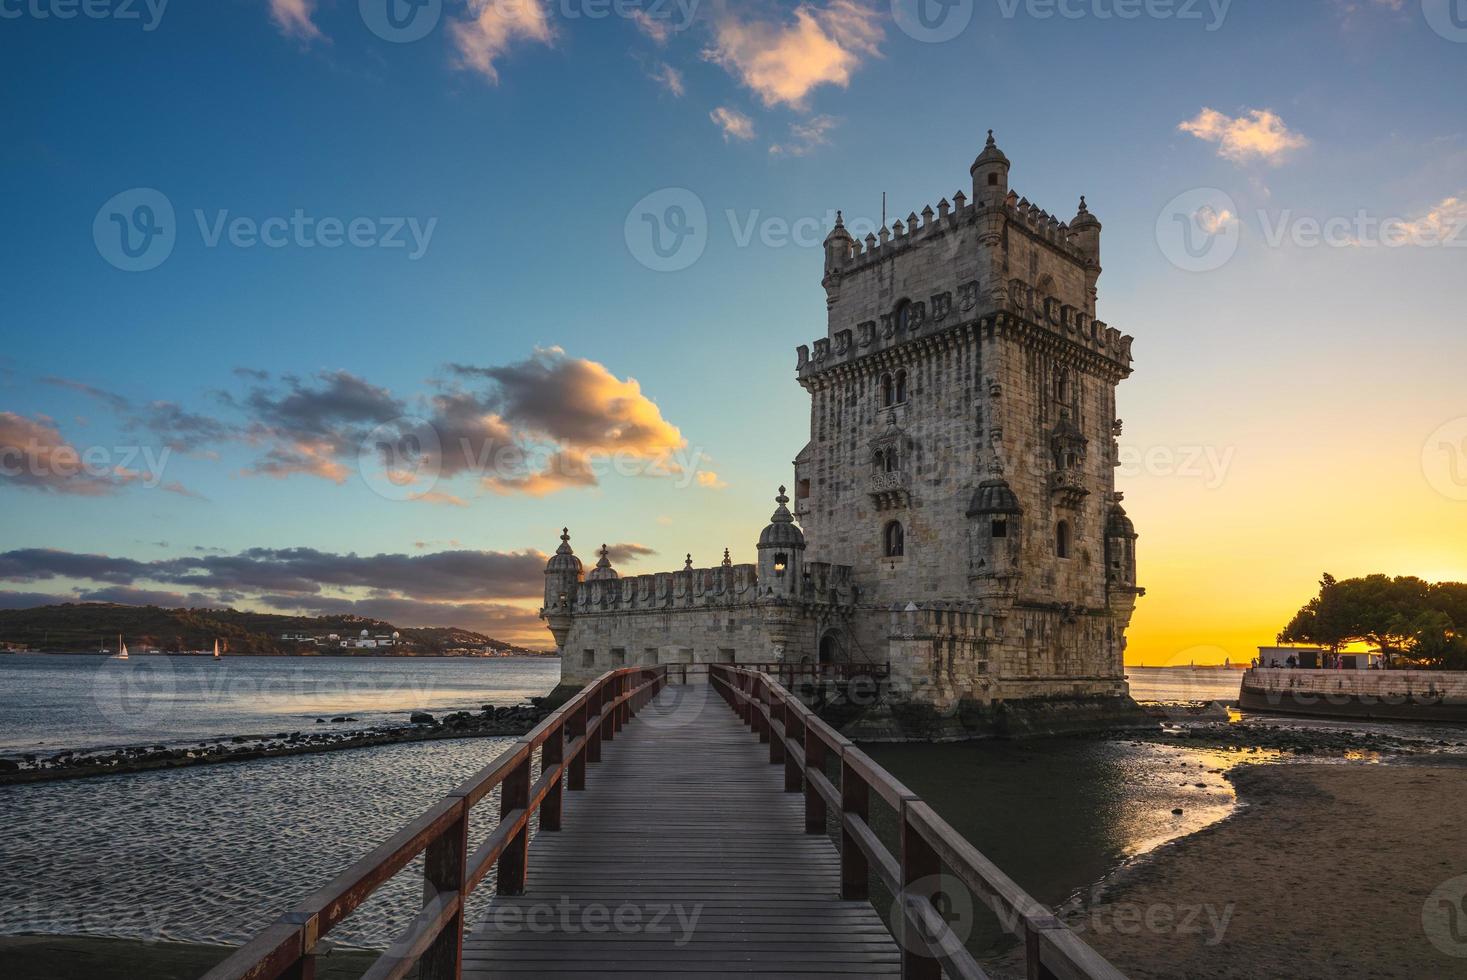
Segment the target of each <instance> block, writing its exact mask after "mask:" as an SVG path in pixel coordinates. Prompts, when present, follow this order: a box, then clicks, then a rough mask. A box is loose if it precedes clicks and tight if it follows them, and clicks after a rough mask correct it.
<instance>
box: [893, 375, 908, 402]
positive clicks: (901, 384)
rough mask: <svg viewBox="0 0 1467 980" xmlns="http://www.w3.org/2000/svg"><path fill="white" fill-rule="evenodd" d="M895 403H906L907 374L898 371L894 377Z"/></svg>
mask: <svg viewBox="0 0 1467 980" xmlns="http://www.w3.org/2000/svg"><path fill="white" fill-rule="evenodd" d="M896 403H897V404H898V405H905V404H906V403H907V372H905V371H898V372H897V375H896Z"/></svg>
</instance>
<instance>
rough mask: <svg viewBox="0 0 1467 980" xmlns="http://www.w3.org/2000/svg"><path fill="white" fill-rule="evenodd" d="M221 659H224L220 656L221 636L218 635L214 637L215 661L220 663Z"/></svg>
mask: <svg viewBox="0 0 1467 980" xmlns="http://www.w3.org/2000/svg"><path fill="white" fill-rule="evenodd" d="M220 659H222V658H221V657H220V656H219V638H218V637H215V638H214V662H215V663H218V662H219V660H220Z"/></svg>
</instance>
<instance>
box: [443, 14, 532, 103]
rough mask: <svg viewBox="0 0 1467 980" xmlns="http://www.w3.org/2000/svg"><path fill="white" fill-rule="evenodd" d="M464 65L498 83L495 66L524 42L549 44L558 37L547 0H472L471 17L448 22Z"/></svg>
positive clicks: (461, 63)
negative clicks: (551, 22)
mask: <svg viewBox="0 0 1467 980" xmlns="http://www.w3.org/2000/svg"><path fill="white" fill-rule="evenodd" d="M449 32H450V34H451V36H452V37H453V43H454V46H455V47H456V48H457V49H458V55H459V63H460V65H461V67H464V68H467V69H469V70H471V71H476V72H478V73H479V74H480V75H483V76H484V77H485V78H487V79H488V80H489V81H491V82H495V83H498V81H499V70H498V68H497V66H496V62H498V61H499V60H500V59H501V58H502V57H504V55H505V53H506V52H508V51H509V49H510V47H512V46H513V45H515V44H518V43H521V42H535V43H537V44H549V43H551V42H552V41H553V40H554V39H555V30H554V28H552V27H551V25H550V15H549V9H548V7H547V5H546V2H545V0H469V18H468V19H467V20H458V21H454V22H453V23H452V24H451V25H449Z"/></svg>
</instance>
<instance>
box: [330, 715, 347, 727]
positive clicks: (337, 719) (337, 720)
mask: <svg viewBox="0 0 1467 980" xmlns="http://www.w3.org/2000/svg"><path fill="white" fill-rule="evenodd" d="M344 721H346V715H337V716H336V717H335V718H332V719H331V723H332V724H333V725H339V724H341V723H342V722H344Z"/></svg>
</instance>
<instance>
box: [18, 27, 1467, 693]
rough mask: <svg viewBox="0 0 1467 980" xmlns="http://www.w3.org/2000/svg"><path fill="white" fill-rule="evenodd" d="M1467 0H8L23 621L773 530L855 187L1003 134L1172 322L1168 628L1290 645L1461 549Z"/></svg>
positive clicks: (923, 188) (324, 588)
mask: <svg viewBox="0 0 1467 980" xmlns="http://www.w3.org/2000/svg"><path fill="white" fill-rule="evenodd" d="M919 2H925V3H926V4H928V5H929V6H926V7H923V8H922V9H920V10H919V9H917V6H916V5H917V4H918V3H919ZM1460 6H1461V5H1460V4H1458V5H1457V6H1453V4H1452V3H1451V2H1450V0H1290V2H1287V3H1281V2H1273V0H1234V2H1232V3H1227V2H1225V0H1211V2H1208V0H1202V2H1198V3H1195V4H1194V3H1192V2H1190V0H1177V2H1176V3H1166V2H1153V3H1152V4H1151V5H1149V6H1147V5H1143V4H1140V3H1136V4H1134V5H1132V4H1129V3H1128V2H1127V0H1083V2H1082V0H1061V2H1059V3H1058V5H1056V4H1055V3H1054V2H1053V0H1051V2H1044V0H976V2H974V0H956V2H953V3H951V4H949V5H948V6H945V7H943V6H939V5H938V4H937V3H936V0H869V2H868V0H822V2H816V3H809V4H803V5H798V6H797V5H794V4H789V3H778V4H777V3H760V2H738V3H734V2H714V0H702V2H697V0H680V2H673V0H648V2H646V3H631V2H616V3H613V2H611V0H495V2H487V3H486V2H483V0H470V2H468V3H465V2H463V0H427V2H426V3H425V4H424V5H423V6H422V7H420V8H413V7H410V6H408V5H406V4H400V5H399V4H397V3H395V5H394V6H393V7H392V8H391V9H389V8H387V7H386V0H207V2H205V0H172V2H169V3H163V2H162V0H153V2H152V3H144V2H141V0H140V2H139V3H136V4H130V5H127V7H126V10H127V12H128V14H129V15H130V16H127V17H124V16H122V13H123V5H121V4H120V3H116V2H114V3H103V4H99V5H98V7H97V10H98V11H99V12H101V13H104V14H107V16H99V17H88V16H82V15H78V16H76V17H72V18H67V19H63V18H61V17H58V16H56V13H57V12H58V11H59V9H63V8H65V5H64V4H57V3H55V2H54V0H27V2H26V3H25V4H18V3H0V12H3V13H4V17H3V18H0V78H3V80H4V84H5V91H6V92H7V93H8V97H7V100H6V101H7V112H6V119H5V122H4V124H3V134H4V138H3V142H0V168H3V174H4V177H5V186H6V187H7V188H8V189H9V193H8V194H7V195H6V202H7V203H6V208H5V212H4V213H5V220H6V224H7V229H6V234H4V235H3V236H0V284H3V303H0V318H3V319H0V323H3V327H4V334H3V336H4V343H3V347H0V453H3V459H0V462H3V464H4V468H3V472H0V514H3V529H4V534H3V537H0V606H6V607H19V606H27V605H34V604H37V603H39V602H44V601H52V599H53V597H61V598H65V599H76V598H97V599H114V600H117V601H130V602H156V603H160V604H166V605H177V604H189V605H203V604H219V603H232V604H235V605H239V606H248V607H253V608H259V609H269V610H277V611H283V612H296V611H305V612H339V611H351V612H357V613H361V614H364V615H378V616H382V617H384V618H389V619H392V620H393V621H394V622H397V623H399V624H400V625H419V624H454V625H462V626H466V627H470V628H476V629H481V630H484V631H486V632H489V633H491V634H493V635H496V636H499V637H501V638H504V639H509V640H519V641H525V642H530V643H533V644H535V645H538V646H548V645H550V639H549V635H548V633H547V632H546V631H545V630H544V629H543V626H541V625H540V624H539V623H538V621H537V620H536V619H535V616H534V610H535V608H536V606H537V605H538V602H537V597H538V594H539V591H540V588H541V575H540V570H541V568H542V567H543V563H544V553H545V552H548V551H552V550H554V547H555V545H556V544H557V543H558V542H557V537H558V535H559V531H560V528H561V526H562V525H569V526H570V529H571V533H572V536H573V544H574V545H575V546H576V547H577V550H578V551H579V553H580V554H581V555H582V557H583V558H589V557H590V556H591V555H592V551H593V549H594V547H595V546H597V545H599V544H600V543H602V542H603V541H604V542H607V543H609V544H612V545H616V546H618V548H617V553H616V557H617V559H618V567H619V568H621V569H622V570H624V571H628V572H639V571H641V572H646V571H657V570H666V569H671V568H675V567H681V565H682V560H683V556H684V554H686V553H689V552H691V553H692V556H693V558H694V561H695V562H696V563H698V564H700V565H712V564H716V563H717V561H718V560H719V559H720V558H721V556H722V553H723V549H724V548H725V547H728V548H730V549H731V551H732V555H733V558H734V560H735V561H741V562H742V561H753V560H754V547H753V545H754V541H755V539H756V537H757V535H758V531H759V529H760V528H761V527H762V526H763V524H764V523H765V522H766V521H767V519H768V517H769V513H770V511H771V509H772V506H773V505H772V502H771V498H772V496H773V494H774V491H775V488H776V487H777V486H778V485H779V484H780V483H782V482H788V481H789V479H790V476H791V472H792V468H791V465H790V460H792V459H793V457H794V455H795V453H797V452H798V451H799V449H800V448H801V446H802V445H803V444H804V442H805V440H806V437H807V433H808V397H807V396H806V395H805V393H804V392H803V391H802V390H801V389H800V388H799V386H798V385H797V384H796V383H795V381H794V365H795V354H794V349H795V346H796V345H798V344H801V343H809V342H810V341H811V340H812V339H813V338H815V337H817V336H823V334H824V331H825V307H824V299H825V297H824V293H823V291H822V290H821V288H820V284H819V280H820V275H821V266H822V256H821V251H820V248H819V243H820V241H821V239H822V238H823V237H824V234H825V231H826V230H827V229H828V227H829V224H830V221H831V219H832V217H833V213H834V210H835V209H836V208H841V209H844V212H845V216H846V221H847V223H848V224H851V223H859V222H863V221H864V222H868V223H869V222H871V221H873V220H874V219H879V217H880V208H881V195H882V193H883V192H885V193H886V194H887V196H888V201H889V214H890V216H892V217H903V218H904V217H905V215H906V214H907V213H908V212H909V211H918V212H920V211H921V209H922V207H923V206H924V205H927V204H932V205H935V204H936V202H937V201H938V200H939V199H940V198H942V197H948V198H951V197H952V195H953V193H954V192H955V191H956V190H958V189H959V188H961V187H965V186H967V185H968V181H969V177H968V166H969V164H970V163H971V162H972V160H973V157H974V155H975V154H976V153H977V152H978V150H979V149H980V148H981V146H982V141H983V134H984V132H985V131H986V130H987V129H990V128H992V129H994V130H995V131H996V134H997V137H998V140H999V143H1000V145H1001V146H1002V148H1003V149H1004V151H1005V152H1006V153H1007V155H1008V156H1009V158H1010V159H1011V160H1012V161H1013V170H1012V173H1011V177H1010V180H1011V186H1013V187H1014V188H1015V189H1016V190H1017V191H1018V192H1019V193H1020V194H1022V195H1024V196H1026V197H1028V198H1029V199H1030V200H1031V201H1034V202H1035V203H1037V204H1039V205H1040V206H1042V207H1044V208H1046V209H1047V210H1049V211H1051V212H1053V213H1055V214H1056V215H1058V216H1060V217H1061V218H1068V217H1069V216H1070V215H1072V214H1073V213H1074V211H1075V208H1076V204H1077V201H1078V199H1079V196H1080V195H1081V194H1085V195H1086V196H1087V200H1088V202H1089V207H1090V209H1091V210H1092V211H1093V212H1094V213H1095V214H1096V215H1097V216H1098V217H1099V218H1100V220H1101V221H1102V222H1104V226H1105V231H1104V236H1103V239H1102V249H1103V254H1102V260H1103V264H1104V268H1105V271H1104V275H1103V277H1102V278H1101V280H1100V300H1099V313H1100V316H1101V318H1102V319H1104V320H1106V321H1107V322H1109V323H1110V324H1111V325H1112V326H1115V327H1118V328H1120V329H1121V330H1123V331H1124V332H1126V333H1129V334H1132V335H1134V336H1135V338H1136V341H1135V369H1136V373H1135V376H1134V377H1133V378H1132V379H1130V380H1129V381H1127V382H1125V383H1124V384H1123V386H1122V388H1121V392H1120V405H1121V408H1120V414H1121V415H1122V417H1123V418H1124V420H1125V423H1126V424H1125V432H1124V436H1123V437H1122V455H1123V466H1122V469H1121V473H1120V476H1119V478H1118V479H1119V484H1120V488H1121V489H1122V490H1124V491H1125V492H1126V507H1127V510H1128V511H1129V512H1130V514H1131V516H1132V517H1133V519H1134V520H1135V523H1136V526H1137V530H1138V531H1139V533H1140V535H1141V539H1140V541H1139V543H1138V555H1139V559H1140V562H1139V564H1140V568H1139V575H1140V579H1141V584H1143V585H1144V586H1146V588H1147V589H1148V595H1147V597H1146V598H1145V599H1143V600H1142V601H1141V603H1140V605H1139V607H1138V609H1137V612H1136V615H1135V619H1134V623H1133V627H1132V630H1131V633H1130V652H1129V655H1128V660H1129V661H1130V662H1132V663H1146V664H1166V663H1186V662H1188V661H1189V660H1194V659H1195V660H1196V661H1198V662H1212V661H1221V660H1222V659H1223V658H1224V657H1231V658H1233V659H1234V660H1239V659H1247V658H1248V657H1250V656H1252V653H1253V648H1254V647H1255V646H1257V645H1258V644H1260V643H1268V642H1270V641H1271V640H1272V638H1273V635H1274V634H1275V633H1276V632H1277V630H1278V629H1279V628H1280V627H1282V626H1283V625H1284V623H1285V622H1287V620H1288V619H1289V617H1290V616H1291V615H1292V613H1293V612H1294V610H1295V609H1296V608H1297V607H1298V606H1299V605H1300V604H1301V603H1303V602H1304V601H1305V600H1306V599H1307V598H1308V597H1309V596H1310V595H1311V594H1312V593H1313V591H1314V589H1315V582H1316V580H1317V579H1318V577H1319V575H1320V573H1321V572H1324V571H1329V572H1331V573H1332V574H1334V575H1335V576H1337V577H1346V576H1351V575H1358V574H1366V573H1370V572H1386V573H1390V574H1414V575H1420V576H1422V577H1425V578H1429V579H1456V580H1467V383H1464V374H1467V323H1464V310H1467V305H1464V285H1467V100H1464V98H1463V93H1464V91H1467V12H1463V11H1461V10H1459V9H1458V8H1459V7H1460ZM1122 10H1133V11H1136V12H1138V13H1139V16H1121V15H1120V14H1119V13H1118V11H1122ZM1148 10H1149V11H1151V12H1152V13H1151V14H1150V15H1148V14H1147V11H1148ZM415 11H416V13H415V14H414V12H415ZM1164 12H1165V13H1169V15H1168V16H1160V14H1161V13H1164ZM43 15H44V16H43ZM132 15H135V16H132ZM410 15H413V16H410ZM183 80H187V81H183ZM170 212H171V213H170ZM647 214H654V215H660V216H662V219H663V221H664V223H665V226H664V227H659V228H656V229H651V228H649V227H648V226H647V225H646V223H645V219H644V217H643V216H644V215H647ZM240 219H244V220H240ZM653 230H656V231H657V232H658V233H659V234H658V237H656V238H655V239H654V238H653V237H652V231H653ZM404 419H407V420H409V421H403V420H404ZM414 420H416V421H414ZM429 432H432V433H435V434H436V435H437V436H438V437H439V446H438V451H436V452H435V451H433V449H434V447H433V446H431V445H429V446H427V449H428V450H429V451H428V453H427V456H426V460H427V464H428V465H427V469H420V470H418V471H416V475H415V480H416V482H412V483H406V482H404V481H403V480H402V477H401V475H400V474H398V475H397V478H396V479H394V478H393V474H391V473H388V472H385V471H384V466H383V464H382V456H381V454H380V452H378V451H377V450H376V449H375V448H374V447H377V446H379V444H380V445H388V444H395V441H396V440H397V439H398V438H399V437H401V436H402V435H404V434H407V435H409V436H416V437H418V438H419V439H420V440H421V439H422V438H423V437H424V436H425V434H426V433H429ZM465 446H467V447H469V448H468V452H467V453H465V452H464V447H465ZM364 447H365V448H364ZM73 452H75V453H79V454H81V455H82V456H83V457H84V458H86V459H87V460H88V461H89V462H88V464H87V465H86V466H85V467H78V466H76V465H71V462H70V461H71V460H72V456H71V454H72V453H73ZM363 459H365V460H366V464H365V467H364V466H363V464H362V463H361V460H363ZM435 473H436V479H435V478H434V474H435Z"/></svg>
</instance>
